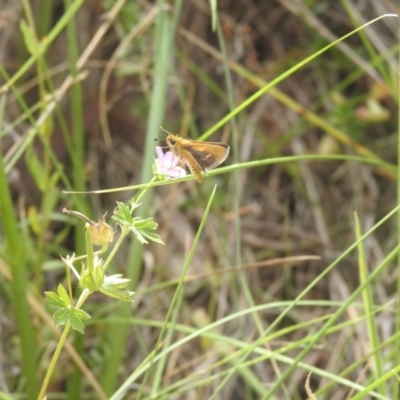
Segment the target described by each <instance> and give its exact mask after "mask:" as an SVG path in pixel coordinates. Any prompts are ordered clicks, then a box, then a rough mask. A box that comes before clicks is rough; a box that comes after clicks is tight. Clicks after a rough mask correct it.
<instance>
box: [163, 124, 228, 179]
mask: <svg viewBox="0 0 400 400" xmlns="http://www.w3.org/2000/svg"><path fill="white" fill-rule="evenodd" d="M161 129H162V130H164V131H165V129H163V128H162V127H161ZM165 132H167V131H165ZM167 133H168V136H167V138H166V142H167V144H168V146H169V148H170V149H171V151H172V152H173V153H174V154H175V156H176V157H178V158H179V160H180V161H181V162H182V163H183V164H184V165H186V166H187V167H188V168H189V169H190V172H191V173H192V174H193V175H194V176H195V178H196V179H197V182H199V183H201V182H203V176H202V175H201V172H202V171H203V172H207V170H209V169H212V168H215V167H217V166H218V165H220V164H222V163H223V162H224V161H225V159H226V157H228V154H229V146H228V145H227V144H225V143H221V142H199V141H198V140H192V139H184V138H182V137H180V136H178V135H174V134H172V133H169V132H167Z"/></svg>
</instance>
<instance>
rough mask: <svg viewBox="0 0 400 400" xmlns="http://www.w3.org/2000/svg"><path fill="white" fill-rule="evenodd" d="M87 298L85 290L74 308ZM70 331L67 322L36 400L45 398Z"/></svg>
mask: <svg viewBox="0 0 400 400" xmlns="http://www.w3.org/2000/svg"><path fill="white" fill-rule="evenodd" d="M88 296H89V291H88V290H87V289H85V290H84V291H83V292H82V293H81V295H80V297H79V300H78V302H77V303H76V306H75V308H81V307H82V305H83V303H84V302H85V301H86V299H87V298H88ZM70 329H71V323H70V322H69V321H68V322H67V324H66V325H65V328H64V331H63V333H62V334H61V337H60V340H59V342H58V344H57V347H56V350H55V352H54V354H53V358H52V359H51V361H50V365H49V368H48V369H47V372H46V376H45V378H44V381H43V384H42V388H41V389H40V393H39V396H38V400H43V399H44V397H45V393H46V390H47V387H48V385H49V382H50V378H51V375H52V374H53V371H54V368H55V366H56V363H57V360H58V358H59V357H60V354H61V350H62V348H63V347H64V344H65V341H66V340H67V336H68V333H69V331H70Z"/></svg>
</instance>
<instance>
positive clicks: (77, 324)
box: [69, 308, 85, 335]
mask: <svg viewBox="0 0 400 400" xmlns="http://www.w3.org/2000/svg"><path fill="white" fill-rule="evenodd" d="M76 311H81V310H77V309H76V308H71V309H70V310H69V321H70V322H71V328H72V329H75V330H76V331H78V332H80V333H82V335H83V333H84V328H85V325H84V323H83V322H82V320H81V319H80V318H79V314H78V313H77V312H76Z"/></svg>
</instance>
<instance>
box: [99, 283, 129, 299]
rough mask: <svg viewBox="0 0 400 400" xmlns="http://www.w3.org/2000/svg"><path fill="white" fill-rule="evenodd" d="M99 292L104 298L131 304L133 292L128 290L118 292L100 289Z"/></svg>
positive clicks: (117, 290) (116, 290)
mask: <svg viewBox="0 0 400 400" xmlns="http://www.w3.org/2000/svg"><path fill="white" fill-rule="evenodd" d="M100 292H101V293H103V294H105V295H106V296H110V297H113V298H115V299H118V300H123V301H126V302H128V303H132V301H133V298H132V297H133V295H134V294H135V292H131V291H130V290H119V289H112V288H111V289H110V288H104V287H102V288H100Z"/></svg>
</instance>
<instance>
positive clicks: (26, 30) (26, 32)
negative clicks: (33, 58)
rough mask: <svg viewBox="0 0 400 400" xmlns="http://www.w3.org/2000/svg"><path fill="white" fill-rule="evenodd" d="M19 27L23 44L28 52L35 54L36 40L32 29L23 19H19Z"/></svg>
mask: <svg viewBox="0 0 400 400" xmlns="http://www.w3.org/2000/svg"><path fill="white" fill-rule="evenodd" d="M19 27H20V29H21V33H22V37H23V38H24V43H25V46H26V48H27V50H28V52H29V53H30V54H35V52H36V47H37V41H36V39H35V34H34V32H33V31H32V28H31V27H30V26H29V25H27V23H26V22H25V20H23V19H22V20H21V22H20V23H19Z"/></svg>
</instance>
